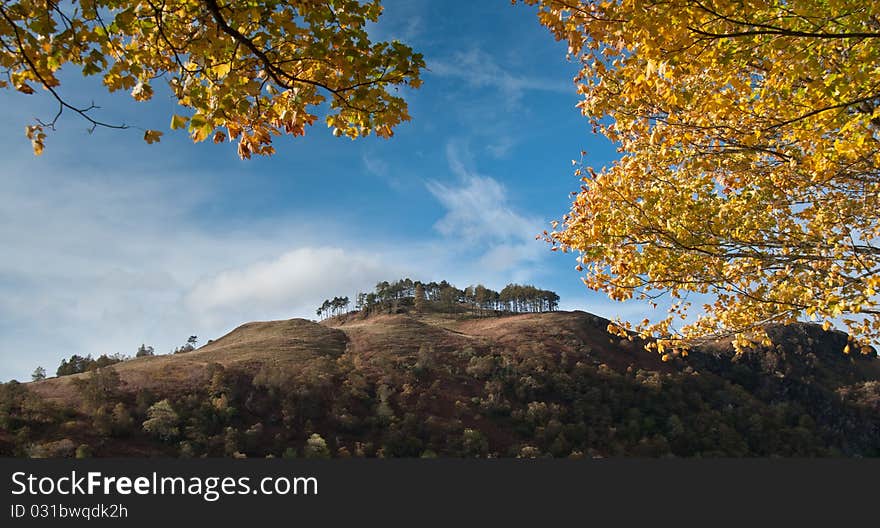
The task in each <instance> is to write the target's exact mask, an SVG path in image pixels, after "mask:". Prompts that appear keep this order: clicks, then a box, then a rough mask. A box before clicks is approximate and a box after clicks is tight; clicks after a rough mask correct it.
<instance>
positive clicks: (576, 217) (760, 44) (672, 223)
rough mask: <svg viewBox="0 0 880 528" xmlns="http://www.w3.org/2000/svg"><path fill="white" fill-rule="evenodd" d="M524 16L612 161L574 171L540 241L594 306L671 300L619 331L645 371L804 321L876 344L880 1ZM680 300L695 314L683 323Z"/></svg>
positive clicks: (569, 4) (712, 1) (744, 2)
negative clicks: (554, 57)
mask: <svg viewBox="0 0 880 528" xmlns="http://www.w3.org/2000/svg"><path fill="white" fill-rule="evenodd" d="M524 1H525V3H527V4H531V5H537V6H538V9H539V11H538V16H539V19H540V21H541V23H543V24H544V25H545V26H547V27H548V28H549V29H550V30H551V31H552V32H553V34H554V35H555V36H556V38H557V39H559V40H566V41H568V44H569V53H570V56H571V57H573V58H575V59H576V60H578V61H580V63H581V64H582V70H581V71H580V74H579V75H578V76H577V77H576V79H575V82H576V83H577V86H578V88H579V93H580V94H582V97H583V98H582V100H581V102H580V103H579V107H580V109H581V111H582V112H583V114H584V115H585V116H586V117H587V118H588V119H589V120H590V122H591V123H592V125H593V127H594V130H595V131H597V132H600V133H602V134H603V135H605V136H606V137H608V138H609V139H610V140H612V141H613V142H614V143H615V144H617V145H618V146H619V152H620V157H619V159H617V160H616V161H615V162H614V163H613V164H612V165H611V166H610V167H605V168H602V169H601V170H600V169H598V168H597V169H593V168H590V167H588V166H586V165H585V164H583V163H581V164H580V166H579V168H578V171H577V174H578V175H579V176H580V177H581V178H582V181H583V184H582V186H581V189H580V192H579V193H577V195H576V198H575V199H574V202H573V204H572V208H571V211H570V213H569V214H568V215H566V216H565V218H564V219H563V221H562V223H561V224H560V225H557V226H556V230H555V231H554V232H552V233H550V234H549V235H548V240H550V241H551V242H553V243H554V244H556V245H558V247H560V248H561V249H563V250H564V251H569V250H573V251H577V252H579V254H580V255H579V258H578V261H579V269H583V271H584V282H585V283H586V285H587V286H588V287H590V288H593V289H595V290H600V291H604V292H606V293H607V294H608V296H609V297H610V298H612V299H615V300H620V301H623V300H627V299H631V298H637V299H642V300H644V301H647V302H651V303H653V299H654V298H655V297H657V296H660V295H664V294H668V295H669V296H671V297H672V305H671V308H670V310H669V313H668V314H667V316H666V317H664V318H662V319H661V320H659V321H656V320H655V321H650V320H646V321H645V322H644V323H642V324H640V325H633V326H630V325H626V324H624V323H620V325H619V330H621V331H622V330H627V329H631V330H635V331H637V332H640V333H641V334H643V335H646V336H647V335H653V336H657V337H661V338H663V339H662V340H661V341H660V342H659V344H658V348H659V350H658V351H659V352H660V353H661V354H667V353H669V351H670V350H672V351H673V353H676V352H675V351H677V350H681V349H682V348H683V347H685V346H687V345H689V344H692V343H694V342H699V341H700V340H702V339H704V338H706V337H709V336H718V335H727V336H734V337H735V338H736V340H737V343H738V344H739V345H744V344H748V343H754V342H761V341H765V340H766V335H765V334H763V333H762V332H761V330H760V328H761V325H762V324H764V323H767V322H778V323H788V322H792V321H795V320H797V319H799V318H802V317H805V316H807V317H809V318H811V319H812V320H818V321H823V322H828V321H831V320H835V321H842V322H843V324H844V325H845V326H846V327H847V329H848V330H849V332H850V333H851V334H853V335H854V336H856V338H857V339H860V340H862V341H863V342H865V341H867V340H870V339H876V338H878V337H880V316H878V314H880V312H878V310H877V296H876V292H877V289H878V288H880V275H878V270H880V268H878V265H880V261H878V258H880V250H878V248H877V246H876V243H877V237H878V234H880V232H878V231H880V226H878V221H877V220H878V210H880V197H878V191H880V177H878V176H880V173H878V167H880V149H878V139H880V84H878V78H880V76H878V74H880V2H877V1H865V0H789V1H785V2H781V1H772V2H767V1H764V0H740V1H734V0H696V1H693V0H672V1H664V2H654V1H642V0H620V1H589V0H581V1H578V0H570V1H556V0H524ZM689 293H694V294H706V296H707V297H706V298H711V299H713V302H711V303H710V304H706V305H704V306H702V307H701V308H702V310H700V313H699V315H698V316H697V317H695V318H693V319H692V318H690V317H689V315H688V314H689V309H691V304H690V302H688V301H687V294H689ZM693 311H694V310H691V312H693ZM685 320H686V321H685ZM680 321H685V322H684V323H681V324H683V325H684V326H683V327H681V328H676V326H675V325H674V324H673V323H675V322H680ZM765 344H766V343H765ZM664 349H665V351H664Z"/></svg>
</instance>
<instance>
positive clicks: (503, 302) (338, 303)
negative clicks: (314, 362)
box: [317, 278, 559, 317]
mask: <svg viewBox="0 0 880 528" xmlns="http://www.w3.org/2000/svg"><path fill="white" fill-rule="evenodd" d="M348 307H349V299H348V297H334V298H333V299H332V300H325V301H324V303H323V304H322V305H321V306H320V307H319V308H318V309H317V314H318V316H319V317H330V316H334V315H339V314H341V313H346V312H347V311H348ZM409 307H411V308H413V309H415V310H416V311H418V312H424V311H439V312H461V311H465V310H473V311H474V312H479V313H480V314H481V315H484V314H486V313H492V312H512V313H522V312H552V311H555V310H556V309H557V308H558V307H559V295H557V294H556V292H553V291H550V290H542V289H540V288H536V287H535V286H532V285H521V284H508V285H507V286H505V287H504V288H503V289H502V290H501V291H500V292H497V291H495V290H492V289H490V288H487V287H485V286H483V285H482V284H478V285H475V286H468V287H467V288H465V289H463V290H462V289H459V288H456V287H455V286H454V285H452V284H450V283H449V282H447V281H445V280H444V281H440V282H420V281H414V280H412V279H409V278H406V279H400V280H397V281H393V282H388V281H382V282H380V283H378V284H376V288H375V290H374V291H372V292H369V293H358V294H357V296H356V297H355V305H354V308H355V310H357V311H359V312H364V313H382V312H388V313H393V312H396V311H399V310H405V309H406V308H409Z"/></svg>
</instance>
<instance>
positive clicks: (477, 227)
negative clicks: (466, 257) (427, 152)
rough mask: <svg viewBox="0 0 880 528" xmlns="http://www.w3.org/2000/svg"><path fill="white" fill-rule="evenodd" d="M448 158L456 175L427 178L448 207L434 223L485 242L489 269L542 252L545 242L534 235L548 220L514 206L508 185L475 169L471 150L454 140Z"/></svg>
mask: <svg viewBox="0 0 880 528" xmlns="http://www.w3.org/2000/svg"><path fill="white" fill-rule="evenodd" d="M447 160H448V163H449V167H450V169H451V170H452V173H453V174H454V175H455V176H456V177H457V179H458V181H457V182H456V183H454V184H449V183H441V182H438V181H429V182H428V183H427V187H428V190H429V191H430V192H431V194H433V195H434V196H435V197H436V198H437V200H438V201H439V202H440V203H441V204H442V205H443V206H444V207H445V208H446V214H445V215H444V216H443V218H441V219H440V220H439V221H438V222H437V223H436V224H435V228H436V229H437V231H439V232H440V233H441V234H442V235H444V236H445V237H447V238H449V239H453V240H457V241H459V242H464V243H465V244H466V245H468V246H473V247H480V248H483V249H484V250H485V251H484V252H483V253H482V255H481V256H480V258H479V263H480V265H482V266H484V267H486V268H488V269H489V270H493V269H494V270H505V269H509V268H513V267H516V266H519V265H522V264H524V263H528V262H532V261H535V260H537V259H538V258H540V256H541V255H542V254H543V253H544V250H545V249H546V248H544V247H542V245H541V243H539V242H537V241H536V240H535V235H536V234H537V233H539V232H541V231H542V230H543V225H544V224H545V222H544V221H543V220H541V219H540V218H537V217H530V216H524V215H523V214H521V213H518V212H516V211H514V209H513V208H512V206H511V205H510V204H509V201H508V197H507V190H506V189H505V188H504V186H503V185H502V184H501V183H499V182H498V181H497V180H495V179H494V178H492V177H489V176H483V175H480V174H479V173H477V172H475V171H474V170H472V169H471V168H470V164H471V163H470V161H469V160H468V159H467V156H466V155H462V153H461V149H460V148H458V147H457V146H456V145H455V144H454V143H449V144H448V145H447Z"/></svg>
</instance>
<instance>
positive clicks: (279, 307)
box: [186, 247, 406, 324]
mask: <svg viewBox="0 0 880 528" xmlns="http://www.w3.org/2000/svg"><path fill="white" fill-rule="evenodd" d="M405 274H406V272H405V271H404V270H403V269H402V268H398V266H396V265H394V264H393V263H391V262H388V261H387V260H386V259H385V258H384V257H383V256H382V255H381V254H380V253H366V252H362V251H352V250H348V249H342V248H338V247H302V248H297V249H294V250H291V251H288V252H286V253H284V254H282V255H281V256H279V257H277V258H273V259H270V260H265V261H260V262H256V263H253V264H250V265H247V266H245V267H243V268H238V269H232V270H226V271H222V272H220V273H218V274H216V275H214V276H211V277H207V278H205V279H202V280H200V281H198V282H197V283H196V284H195V286H194V287H193V288H192V289H191V290H190V291H189V293H188V294H187V296H186V304H187V306H188V307H189V308H190V309H191V310H192V311H193V313H195V314H198V316H199V317H200V318H202V319H204V321H205V322H207V323H208V324H211V322H212V321H213V320H215V319H220V320H226V319H229V318H230V315H231V314H240V315H239V319H241V320H242V321H244V320H248V319H254V318H256V319H268V318H276V317H283V316H284V314H293V315H296V314H306V315H308V316H310V317H313V316H314V313H313V310H314V308H315V307H316V306H318V305H320V303H321V300H323V299H325V298H327V297H328V296H330V295H339V294H348V295H351V293H353V292H356V291H366V290H368V289H370V288H372V286H373V285H374V284H375V283H377V282H379V281H381V280H387V279H388V278H389V277H397V276H403V275H405ZM353 300H354V299H352V301H353ZM289 316H290V315H287V317H289Z"/></svg>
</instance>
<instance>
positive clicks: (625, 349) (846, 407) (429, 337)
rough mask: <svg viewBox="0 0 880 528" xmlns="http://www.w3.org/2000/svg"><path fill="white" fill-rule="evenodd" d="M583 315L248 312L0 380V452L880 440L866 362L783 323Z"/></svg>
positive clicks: (632, 447)
mask: <svg viewBox="0 0 880 528" xmlns="http://www.w3.org/2000/svg"><path fill="white" fill-rule="evenodd" d="M607 325H608V321H607V320H605V319H603V318H601V317H597V316H594V315H591V314H588V313H585V312H579V311H575V312H561V311H557V312H544V313H524V314H516V315H495V316H491V317H479V316H477V315H475V314H473V313H458V314H449V313H424V314H423V313H415V312H414V311H412V310H403V313H391V314H388V313H382V314H373V315H365V314H362V313H349V314H345V315H339V316H335V317H331V318H328V319H326V320H324V321H322V322H320V323H317V322H313V321H308V320H305V319H291V320H284V321H269V322H255V323H248V324H245V325H242V326H240V327H238V328H236V329H235V330H233V331H232V332H230V333H229V334H227V335H225V336H222V337H220V338H218V339H216V340H214V341H212V342H210V343H209V344H207V345H205V346H203V347H201V348H199V349H196V350H194V351H192V352H189V353H186V354H176V355H167V356H154V357H142V358H136V359H131V360H127V361H124V362H121V363H118V364H116V365H113V366H111V367H106V368H103V369H100V370H99V371H95V372H92V373H85V374H76V375H71V376H62V377H58V378H52V379H47V380H44V381H39V382H34V383H29V384H21V385H14V386H10V384H6V385H4V386H3V394H2V407H0V420H2V422H3V423H0V425H2V426H3V429H0V452H2V453H5V454H18V455H31V456H66V455H71V454H72V453H73V451H74V450H75V448H77V447H78V446H82V447H80V454H83V455H84V454H91V455H95V456H113V455H157V454H164V455H181V456H200V455H209V456H224V455H226V456H267V455H273V456H615V455H639V456H663V455H675V456H696V455H701V456H746V455H781V456H794V455H797V456H825V455H868V456H870V455H878V454H880V382H878V380H880V361H878V359H877V358H876V355H872V356H863V355H846V354H844V353H843V348H844V346H845V345H846V335H845V334H842V333H840V332H826V331H824V330H822V329H821V328H820V327H817V326H815V325H808V324H796V325H790V326H787V327H771V328H769V329H768V332H769V335H770V337H771V339H772V341H773V343H774V344H773V346H772V347H768V348H763V349H757V350H754V351H752V352H749V353H746V354H743V355H739V356H737V355H735V354H734V353H733V350H732V347H730V345H729V344H728V343H723V342H719V343H715V344H713V345H712V346H710V347H705V348H703V349H699V350H695V351H693V352H692V353H691V354H690V355H689V356H688V357H687V358H682V359H676V360H674V361H670V362H662V361H660V359H659V357H658V356H657V355H656V354H653V353H649V352H646V351H645V350H644V349H643V347H642V345H641V343H639V342H637V341H628V340H626V339H620V338H619V337H616V336H613V335H611V334H609V333H608V332H607V331H606V327H607Z"/></svg>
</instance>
